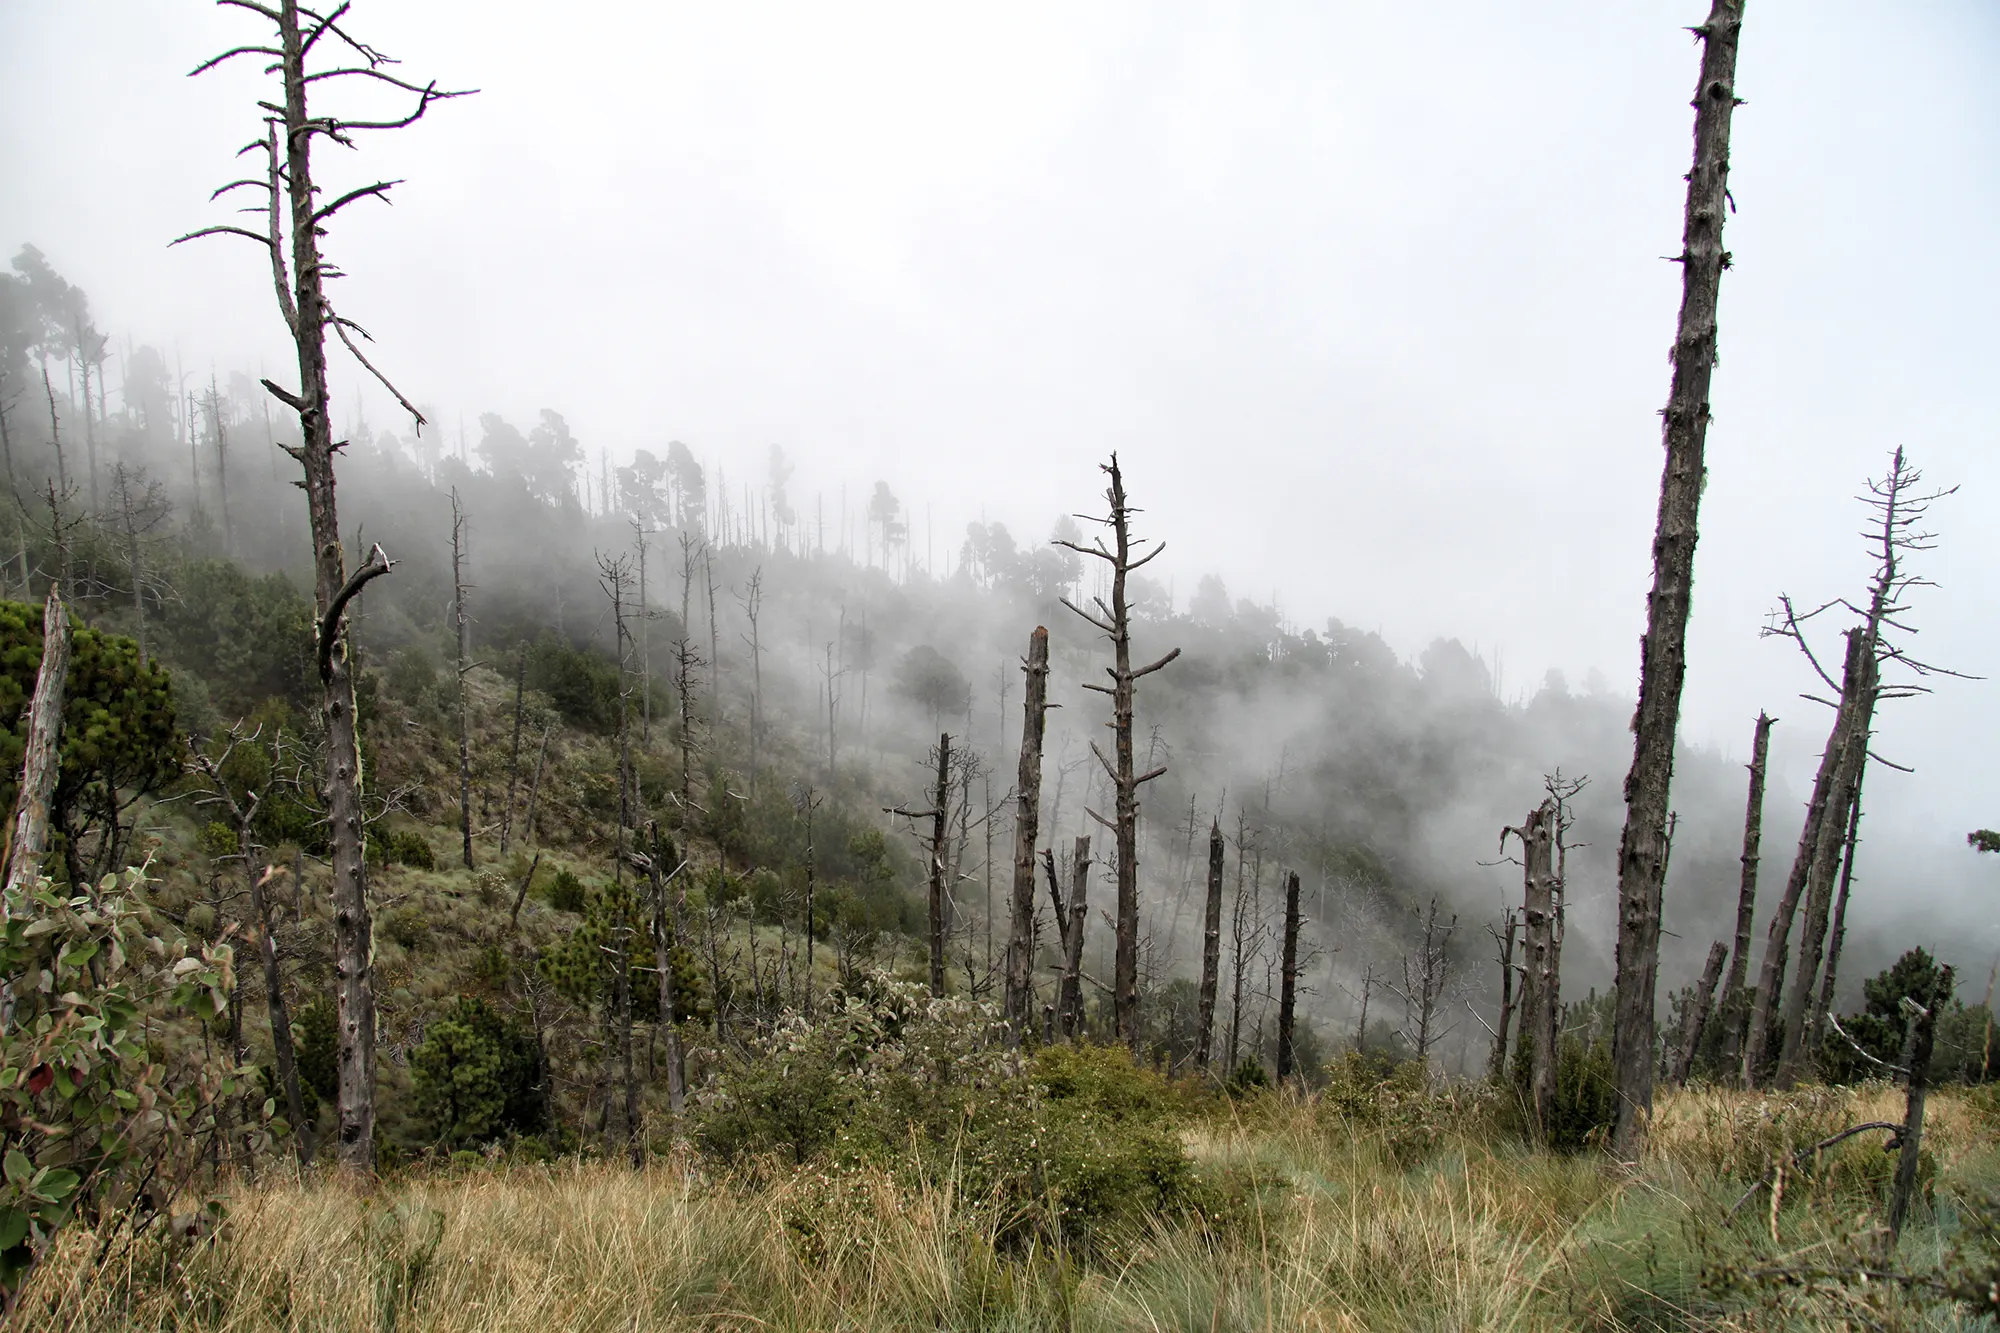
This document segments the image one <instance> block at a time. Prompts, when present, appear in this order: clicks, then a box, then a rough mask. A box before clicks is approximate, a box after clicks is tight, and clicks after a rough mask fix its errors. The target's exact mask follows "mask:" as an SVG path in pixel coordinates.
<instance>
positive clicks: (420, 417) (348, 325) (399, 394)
mask: <svg viewBox="0 0 2000 1333" xmlns="http://www.w3.org/2000/svg"><path fill="white" fill-rule="evenodd" d="M327 322H328V323H330V324H332V325H333V331H334V332H335V333H337V334H339V335H340V341H341V342H342V343H343V344H345V345H346V347H347V350H348V351H349V352H352V353H353V354H354V359H355V360H356V361H359V362H360V363H361V365H362V368H363V369H365V370H366V371H367V372H368V373H369V374H370V375H373V376H374V377H375V378H376V379H377V380H380V381H381V383H382V387H383V388H385V389H387V390H388V391H389V392H390V393H391V394H393V395H394V396H395V399H396V401H397V402H399V403H401V404H402V405H403V410H404V411H405V412H408V413H409V414H410V417H411V418H412V419H413V420H414V421H415V422H416V423H417V430H418V431H419V432H421V431H422V430H423V428H424V427H425V426H427V425H429V424H430V422H429V421H428V420H427V419H426V418H425V416H424V414H423V413H422V412H419V411H418V410H417V405H416V404H415V403H413V402H411V401H410V400H409V399H407V398H405V397H404V396H403V391H402V390H401V389H398V388H397V387H396V386H395V385H393V384H391V383H390V382H389V377H388V376H387V375H384V374H383V373H382V372H381V371H379V370H377V369H375V365H374V363H373V362H371V361H370V360H369V359H368V358H367V357H365V356H363V355H362V354H361V349H360V348H359V347H356V346H355V345H354V339H352V338H350V337H348V336H347V331H348V330H349V329H354V330H356V331H358V332H359V333H360V334H361V336H362V337H364V338H366V337H368V331H367V330H366V329H363V328H362V327H361V326H360V325H359V324H356V323H355V322H354V321H353V320H351V319H342V318H341V317H340V316H338V315H335V316H334V317H333V318H332V319H330V320H328V321H327ZM371 341H372V340H371Z"/></svg>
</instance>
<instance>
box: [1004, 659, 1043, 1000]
mask: <svg viewBox="0 0 2000 1333" xmlns="http://www.w3.org/2000/svg"><path fill="white" fill-rule="evenodd" d="M1021 670H1022V672H1023V673H1024V674H1026V676H1027V678H1028V686H1027V690H1026V697H1025V698H1024V699H1023V700H1022V705H1021V707H1022V712H1021V766H1020V769H1019V771H1018V773H1017V775H1016V777H1015V780H1014V792H1015V809H1014V893H1013V898H1012V902H1011V907H1012V911H1011V913H1010V915H1009V921H1008V930H1007V995H1006V1015H1007V1020H1008V1021H1009V1022H1010V1023H1012V1024H1013V1025H1014V1031H1015V1034H1016V1036H1017V1037H1018V1035H1019V1034H1020V1033H1022V1032H1025V1031H1026V1030H1027V1029H1028V1027H1029V1025H1030V1024H1031V1023H1032V1022H1033V1021H1034V1005H1035V997H1034V978H1035V841H1036V839H1037V838H1038V837H1040V835H1041V818H1042V737H1043V734H1044V732H1045V730H1046V727H1047V723H1048V698H1049V632H1048V630H1047V629H1045V628H1043V627H1042V626H1040V625H1037V626H1035V632H1034V633H1033V634H1031V635H1029V636H1028V656H1027V658H1026V660H1024V661H1023V662H1022V663H1021Z"/></svg>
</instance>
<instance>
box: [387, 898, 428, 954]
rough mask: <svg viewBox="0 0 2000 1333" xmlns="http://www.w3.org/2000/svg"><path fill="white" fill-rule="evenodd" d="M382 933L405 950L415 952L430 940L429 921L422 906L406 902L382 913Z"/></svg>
mask: <svg viewBox="0 0 2000 1333" xmlns="http://www.w3.org/2000/svg"><path fill="white" fill-rule="evenodd" d="M382 933H383V934H384V935H386V936H388V937H389V938H390V939H392V940H394V941H395V942H396V943H397V944H398V945H400V946H401V947H402V948H403V949H404V950H405V951H407V952H410V953H415V952H417V951H418V950H420V949H422V948H424V947H425V946H426V945H428V944H429V943H430V942H431V923H430V921H429V920H428V919H426V918H425V916H424V909H423V908H421V907H419V906H417V905H416V904H415V903H406V904H404V905H403V906H401V907H398V908H396V909H395V910H394V911H391V912H387V913H385V914H384V915H383V917H382Z"/></svg>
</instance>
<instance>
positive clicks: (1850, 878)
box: [1808, 779, 1992, 1051]
mask: <svg viewBox="0 0 2000 1333" xmlns="http://www.w3.org/2000/svg"><path fill="white" fill-rule="evenodd" d="M1860 835H1861V783H1860V781H1859V780H1858V779H1857V780H1856V781H1855V784H1854V800H1853V802H1852V803H1851V804H1850V805H1849V806H1848V813H1847V853H1846V856H1845V857H1844V858H1843V859H1842V861H1841V864H1840V896H1839V897H1838V898H1836V899H1835V900H1834V903H1833V930H1832V933H1831V935H1830V936H1829V938H1828V943H1827V951H1826V975H1825V977H1824V978H1823V979H1822V980H1821V982H1820V988H1819V999H1818V1000H1817V1001H1816V1002H1815V1003H1814V1005H1813V1012H1812V1023H1811V1025H1810V1027H1809V1029H1808V1041H1809V1043H1810V1048H1811V1049H1812V1050H1815V1051H1816V1050H1818V1049H1819V1047H1820V1043H1821V1042H1822V1041H1823V1040H1825V1037H1826V1016H1827V1015H1828V1014H1830V1013H1832V1012H1833V1004H1834V1000H1835V998H1836V997H1835V987H1836V986H1837V985H1838V984H1839V980H1840V951H1841V948H1842V947H1843V946H1844V945H1845V944H1846V943H1847V894H1848V890H1849V889H1850V888H1852V887H1853V884H1854V847H1855V844H1856V843H1857V842H1859V841H1860ZM1988 1012H1989V1014H1990V1012H1991V1005H1989V1006H1988ZM1987 1021H1988V1022H1991V1021H1992V1020H1991V1019H1990V1018H1989V1019H1988V1020H1987Z"/></svg>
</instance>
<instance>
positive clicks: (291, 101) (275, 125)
mask: <svg viewBox="0 0 2000 1333" xmlns="http://www.w3.org/2000/svg"><path fill="white" fill-rule="evenodd" d="M238 7H239V8H243V9H247V10H249V11H251V12H253V13H255V14H258V15H260V16H261V17H262V18H264V19H265V20H267V21H268V22H269V23H270V25H271V37H270V38H269V39H268V42H267V43H248V44H244V45H240V46H235V47H232V48H231V49H229V50H227V51H225V52H223V53H222V54H220V55H218V56H215V57H213V58H211V59H209V60H207V61H204V62H203V63H202V64H201V65H199V66H197V67H196V68H195V69H194V70H193V71H191V74H200V73H202V72H204V71H206V70H210V69H213V68H215V67H216V66H218V65H221V64H223V63H225V62H226V61H229V60H231V59H234V58H235V57H237V56H242V55H250V56H255V57H257V58H258V59H260V60H263V61H265V62H266V63H265V65H264V70H265V73H266V74H268V75H275V76H276V77H277V79H278V81H279V85H280V89H281V91H280V93H279V94H277V95H276V96H274V97H271V98H267V99H266V100H264V101H260V102H259V103H258V105H259V106H260V107H262V108H264V110H265V112H266V114H265V117H264V126H265V133H264V137H263V140H262V142H261V143H259V144H257V145H256V147H257V148H260V149H262V151H263V154H264V160H263V163H262V164H261V165H262V168H263V170H262V173H261V175H258V176H251V177H248V178H246V179H243V180H237V181H232V182H231V183H230V184H228V185H226V186H224V187H223V188H222V189H221V190H218V191H216V193H217V194H223V193H226V192H230V191H234V190H238V189H247V190H250V191H252V192H253V193H254V192H256V191H260V190H261V191H263V192H264V199H263V205H264V206H263V207H260V208H258V209H256V210H255V212H256V213H261V214H262V215H263V221H264V227H263V229H262V230H258V231H253V230H251V229H250V228H247V227H239V226H234V225H229V224H221V225H217V226H212V227H204V228H202V229H201V230H199V231H195V232H191V233H189V234H188V235H186V236H183V237H181V238H179V239H180V240H182V241H185V240H192V239H194V238H195V237H197V236H218V235H230V236H238V237H243V238H247V239H248V240H251V241H253V242H255V243H256V244H258V245H259V246H262V247H263V248H264V249H265V251H266V253H267V256H268V258H269V260H270V264H271V279H272V286H273V287H274V289H275V291H276V294H277V299H278V309H279V311H280V313H281V314H282V315H283V316H284V320H285V327H286V329H287V331H288V332H289V333H290V334H291V336H292V343H293V348H294V350H295V351H296V353H297V360H298V376H299V382H298V387H297V388H296V389H295V390H288V389H284V388H280V387H279V386H278V385H276V384H274V383H273V382H271V381H270V380H265V381H263V384H264V387H265V389H266V390H268V391H269V392H270V394H271V395H272V396H273V397H274V398H276V399H278V401H280V402H282V403H284V404H285V405H286V406H287V407H289V408H291V409H292V411H294V412H296V413H297V414H298V418H299V435H300V443H299V444H298V445H296V446H290V445H288V446H286V452H287V453H289V454H290V455H291V456H292V457H293V458H294V459H296V460H297V461H298V463H299V466H300V470H301V471H302V473H303V474H304V477H303V481H304V488H305V493H306V508H307V514H308V517H309V519H310V524H311V529H312V547H313V603H314V610H315V613H316V629H317V637H318V652H317V659H318V667H319V681H320V696H321V697H320V707H321V712H322V714H323V721H324V725H325V734H326V748H325V752H324V753H325V775H324V785H325V803H326V813H327V826H328V838H329V841H330V842H331V844H332V857H331V859H332V862H333V904H334V921H333V929H334V949H333V954H334V958H333V972H334V1000H335V1012H336V1024H337V1027H338V1039H337V1045H338V1055H337V1077H336V1084H337V1087H336V1094H335V1103H336V1115H337V1119H338V1122H339V1128H338V1135H337V1148H338V1152H339V1157H340V1161H341V1164H342V1165H343V1166H345V1167H347V1168H349V1169H351V1170H357V1171H363V1172H372V1171H373V1170H374V1168H375V990H374V983H373V980H372V977H371V975H370V957H371V950H372V931H371V928H370V923H369V918H368V885H367V869H366V866H365V864H364V861H363V857H362V823H361V820H362V816H361V756H360V749H359V746H358V744H357V738H356V732H355V717H354V706H355V705H354V679H353V672H352V664H351V662H350V660H349V655H348V650H347V643H346V636H345V635H344V634H343V632H342V626H343V617H344V615H345V613H346V610H347V604H348V603H349V602H350V601H352V600H353V599H354V597H355V596H356V595H357V594H358V593H359V592H360V591H361V589H362V587H363V586H364V585H365V584H366V583H367V582H368V581H369V580H370V579H373V578H377V577H379V576H380V575H383V574H386V573H388V572H389V561H388V559H387V557H385V556H384V555H383V554H382V549H381V547H379V546H377V547H376V548H375V549H374V550H373V551H371V552H370V554H369V557H368V559H367V560H366V561H365V562H364V563H363V564H362V566H361V567H360V568H359V569H357V570H355V571H353V572H352V573H351V574H350V573H349V572H348V569H347V564H346V559H345V556H344V554H343V551H342V548H341V541H340V513H339V507H338V505H337V504H336V502H335V499H334V475H333V473H334V469H333V462H334V451H335V448H336V445H335V441H334V438H333V395H332V392H331V390H330V388H329V386H328V381H327V359H326V343H327V336H328V334H329V333H331V334H332V335H333V336H334V337H337V338H338V339H339V340H340V342H341V343H342V345H343V346H345V347H346V348H347V350H348V351H349V352H350V353H351V354H352V355H353V357H354V359H355V361H356V362H358V363H359V364H360V365H361V367H362V368H363V369H365V370H367V371H368V372H369V373H370V374H372V375H374V376H375V378H376V379H378V380H380V381H381V382H382V384H383V386H384V387H385V388H387V389H388V390H389V391H390V392H391V393H392V394H394V395H395V397H396V400H397V402H399V403H400V404H401V405H402V406H403V408H404V409H405V410H406V411H408V412H409V413H410V415H411V416H412V417H413V418H414V419H415V421H416V423H417V425H418V427H419V429H421V428H422V426H423V424H424V418H423V414H422V413H420V412H418V411H417V410H416V408H415V407H414V406H413V405H412V404H411V403H410V401H409V399H408V398H406V397H404V396H403V394H402V393H400V392H398V391H397V390H396V388H395V386H394V385H392V384H390V383H389V381H388V380H387V379H385V378H384V377H383V376H382V375H381V373H380V372H379V371H377V370H376V369H375V367H374V366H373V365H372V364H371V363H370V362H369V361H368V359H367V357H366V356H365V355H363V354H362V352H361V349H360V347H359V346H358V344H357V343H356V342H355V340H354V338H353V337H352V336H351V333H350V330H352V331H357V332H358V331H360V326H359V325H358V324H356V323H354V321H352V320H350V319H347V318H346V317H344V316H342V315H341V314H339V313H338V312H337V311H335V310H334V309H333V307H332V306H331V305H330V304H329V303H328V300H327V295H326V279H327V277H328V276H329V275H330V274H331V273H333V272H335V271H337V270H335V269H334V268H333V266H331V265H329V264H328V263H327V262H326V259H325V257H324V255H323V254H322V251H321V246H320V241H321V238H322V237H323V236H325V235H326V232H327V226H328V224H329V223H330V222H331V221H332V220H333V218H334V217H335V216H336V215H337V214H338V213H340V211H341V210H342V209H345V208H347V207H349V206H351V205H353V204H356V203H359V202H361V201H363V200H366V199H377V200H381V199H386V198H387V197H388V194H389V191H390V190H391V189H392V188H393V187H394V185H395V182H393V181H377V182H375V183H374V184H372V185H365V186H362V187H359V188H357V189H352V190H348V191H345V192H344V193H338V194H336V193H335V192H333V191H331V190H328V189H327V188H326V187H325V186H324V184H323V183H322V182H320V181H317V180H315V179H314V176H313V165H314V164H313V155H312V150H313V145H314V142H315V141H316V140H318V139H325V140H327V141H328V142H330V143H336V144H339V145H341V146H342V147H347V148H352V147H353V146H354V135H355V133H356V132H357V131H362V130H394V129H401V128H403V127H404V126H407V125H410V124H412V123H414V122H415V121H417V120H418V119H420V118H421V117H422V116H423V114H424V113H425V112H426V111H428V110H429V109H430V107H431V104H432V103H433V102H436V101H438V100H440V99H443V98H447V97H456V96H460V95H461V94H459V93H453V92H443V91H440V90H439V88H438V86H437V84H436V83H435V82H430V83H425V84H417V83H413V82H411V81H409V80H408V79H405V78H403V77H401V76H399V75H396V74H392V73H390V72H389V71H388V69H387V68H385V67H386V66H388V65H390V64H392V63H393V62H391V61H390V60H389V58H388V57H387V56H385V55H383V54H382V53H381V52H380V51H378V50H376V49H375V48H374V47H372V46H369V45H368V44H367V43H365V42H361V41H359V40H357V39H356V38H355V37H354V36H353V35H352V33H351V31H350V30H349V29H347V28H345V27H343V26H342V25H341V24H340V22H339V20H340V18H341V17H343V16H344V15H345V13H346V10H345V8H336V9H333V10H330V11H327V12H325V13H317V12H314V11H311V10H307V9H304V8H302V7H301V6H300V5H299V3H298V0H270V3H269V4H256V3H244V4H241V5H239V6H238ZM322 46H323V47H324V49H325V51H327V52H330V53H335V54H333V56H332V58H331V59H329V60H328V61H327V62H326V63H324V64H319V62H317V61H314V60H312V59H311V56H312V53H313V52H314V51H315V50H316V49H318V48H321V47H322ZM343 62H344V63H343ZM315 66H317V67H315ZM357 79H358V80H361V81H363V82H367V83H379V84H381V85H383V86H384V87H385V88H387V89H389V90H391V92H392V93H407V94H409V95H410V96H412V97H414V98H415V105H414V106H413V108H412V109H411V110H410V111H409V113H408V114H407V115H403V116H398V117H394V118H391V119H357V118H351V117H344V116H340V115H337V114H329V113H327V112H326V111H325V110H324V109H309V108H308V106H307V93H308V91H309V90H310V89H312V88H315V87H317V88H320V89H322V90H324V89H328V88H337V87H344V86H347V82H348V81H350V80H357ZM178 243H179V242H178V241H177V242H176V244H178ZM363 337H364V338H365V337H366V334H365V333H364V334H363Z"/></svg>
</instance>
